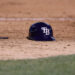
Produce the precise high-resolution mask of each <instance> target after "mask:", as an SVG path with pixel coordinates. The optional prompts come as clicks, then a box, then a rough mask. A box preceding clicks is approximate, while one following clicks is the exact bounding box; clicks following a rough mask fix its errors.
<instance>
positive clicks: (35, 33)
mask: <svg viewBox="0 0 75 75" xmlns="http://www.w3.org/2000/svg"><path fill="white" fill-rule="evenodd" d="M28 38H29V39H31V40H36V41H54V40H55V38H54V37H53V30H52V27H51V26H50V25H49V24H47V23H44V22H38V23H34V24H32V25H31V27H30V29H29V37H28Z"/></svg>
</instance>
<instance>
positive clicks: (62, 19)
mask: <svg viewBox="0 0 75 75" xmlns="http://www.w3.org/2000/svg"><path fill="white" fill-rule="evenodd" d="M43 20H49V21H75V18H0V21H43Z"/></svg>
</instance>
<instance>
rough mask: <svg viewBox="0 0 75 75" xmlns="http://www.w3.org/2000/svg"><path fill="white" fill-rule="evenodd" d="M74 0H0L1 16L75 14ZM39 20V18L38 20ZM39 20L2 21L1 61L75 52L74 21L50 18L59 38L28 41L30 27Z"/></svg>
mask: <svg viewBox="0 0 75 75" xmlns="http://www.w3.org/2000/svg"><path fill="white" fill-rule="evenodd" d="M74 7H75V0H55V1H54V0H46V1H43V0H33V1H30V0H6V1H5V0H1V1H0V17H16V18H18V17H26V18H28V17H31V18H34V17H37V18H39V17H43V18H46V17H72V18H73V17H75V10H74V9H75V8H74ZM39 21H40V20H39ZM35 22H37V21H0V37H3V36H7V37H9V39H0V60H7V59H31V58H43V57H50V56H58V55H69V54H75V22H74V21H49V20H44V22H47V23H49V24H51V26H52V28H53V31H54V37H55V38H56V41H53V42H50V41H49V42H36V41H32V40H28V39H27V36H28V31H29V27H30V26H31V25H32V24H33V23H35Z"/></svg>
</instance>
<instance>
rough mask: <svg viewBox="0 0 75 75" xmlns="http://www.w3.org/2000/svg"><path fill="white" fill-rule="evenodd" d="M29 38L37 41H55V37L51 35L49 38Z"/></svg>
mask: <svg viewBox="0 0 75 75" xmlns="http://www.w3.org/2000/svg"><path fill="white" fill-rule="evenodd" d="M27 38H28V39H29V40H35V41H55V38H54V37H50V38H47V39H45V38H44V39H42V38H39V37H27Z"/></svg>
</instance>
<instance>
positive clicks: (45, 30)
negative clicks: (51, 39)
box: [41, 27, 50, 35]
mask: <svg viewBox="0 0 75 75" xmlns="http://www.w3.org/2000/svg"><path fill="white" fill-rule="evenodd" d="M41 29H42V30H43V33H45V35H49V34H50V31H49V29H48V28H47V27H41Z"/></svg>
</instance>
